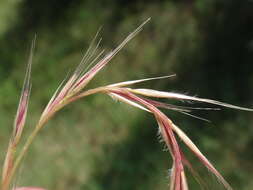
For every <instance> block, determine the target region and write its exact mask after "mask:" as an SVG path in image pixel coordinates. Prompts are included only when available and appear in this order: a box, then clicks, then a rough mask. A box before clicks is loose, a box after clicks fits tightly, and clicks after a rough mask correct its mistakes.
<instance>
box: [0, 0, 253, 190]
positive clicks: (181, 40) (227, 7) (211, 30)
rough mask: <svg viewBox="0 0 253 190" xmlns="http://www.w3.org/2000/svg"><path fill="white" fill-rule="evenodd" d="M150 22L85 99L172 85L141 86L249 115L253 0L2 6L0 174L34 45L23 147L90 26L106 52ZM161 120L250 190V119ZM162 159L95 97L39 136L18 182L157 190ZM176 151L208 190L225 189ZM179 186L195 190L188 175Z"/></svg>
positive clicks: (143, 125)
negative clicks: (117, 88)
mask: <svg viewBox="0 0 253 190" xmlns="http://www.w3.org/2000/svg"><path fill="white" fill-rule="evenodd" d="M149 17H151V18H152V20H151V22H149V23H148V24H147V25H146V26H145V27H144V30H143V31H142V32H141V33H140V34H139V35H138V36H137V37H136V38H135V39H134V40H132V41H131V42H130V43H129V44H128V45H127V46H126V47H125V48H124V49H123V50H122V51H121V52H120V53H119V54H118V55H117V56H116V57H115V59H113V60H112V62H111V64H109V65H108V66H107V67H106V68H105V69H104V70H103V71H102V72H101V73H99V74H98V75H97V76H96V78H95V79H94V80H93V81H92V82H91V84H90V85H89V87H94V86H98V85H103V84H108V83H113V82H119V81H124V80H133V79H140V78H144V77H154V76H162V75H168V74H174V73H176V74H177V76H176V77H174V78H173V79H166V80H160V81H154V82H147V83H145V84H142V85H140V86H142V87H149V88H155V89H159V90H166V91H173V92H182V93H187V94H190V95H198V96H200V97H206V98H211V99H217V100H220V101H225V102H228V103H233V104H236V105H241V106H247V107H252V106H253V1H251V0H245V1H242V0H178V1H177V0H170V1H169V0H159V1H151V0H149V1H147V0H128V1H127V0H117V1H114V0H107V1H104V0H101V1H93V0H86V1H84V0H83V1H82V0H73V1H69V0H61V1H60V0H37V1H33V0H3V1H0V160H1V163H2V161H3V159H4V154H5V150H6V148H7V144H8V138H9V136H10V134H11V130H12V123H13V119H14V115H15V112H16V108H17V104H18V100H19V95H20V91H21V87H22V81H23V78H24V71H25V66H26V62H27V58H28V54H29V47H30V43H31V40H32V38H33V36H34V34H35V33H36V34H37V37H38V38H37V45H36V53H35V60H34V64H33V71H32V83H33V87H32V94H31V103H30V107H29V115H28V122H27V126H26V130H25V135H24V137H27V134H29V132H30V131H31V129H32V127H33V126H34V124H35V123H36V121H37V120H38V118H39V115H40V113H41V111H42V109H43V108H44V107H45V105H46V104H47V102H48V100H49V98H50V96H51V95H52V94H53V92H54V90H55V89H56V88H57V86H58V85H59V83H60V81H61V80H62V79H63V78H65V76H66V75H67V73H68V72H69V71H71V70H73V69H74V67H75V66H76V65H77V64H78V62H79V61H80V60H81V56H82V54H83V52H84V51H85V49H86V48H87V47H88V45H89V43H90V41H91V39H92V38H93V36H94V34H95V33H96V32H97V30H98V28H99V27H100V26H103V28H102V31H101V33H100V35H101V36H102V37H103V40H102V46H103V47H104V48H105V49H106V50H110V49H112V48H114V47H115V46H116V45H117V44H119V42H120V41H121V40H123V38H124V37H125V36H126V35H127V34H128V33H129V32H131V31H133V30H134V29H135V28H136V27H137V26H138V25H139V24H140V23H141V22H142V21H144V20H145V19H147V18H149ZM179 104H180V105H181V104H182V102H179ZM193 106H199V105H198V104H194V105H193ZM166 113H167V114H168V116H169V117H170V118H171V119H172V120H173V121H174V122H175V123H176V124H177V125H179V126H180V127H181V128H182V129H183V130H184V131H185V132H186V133H187V134H188V135H189V137H191V139H192V140H193V141H194V142H195V143H196V144H197V145H198V146H199V148H200V149H201V150H202V151H203V153H205V155H206V156H207V157H208V158H209V159H210V160H211V161H212V163H214V165H215V166H216V167H217V168H218V170H219V171H221V173H222V174H223V175H224V176H225V178H226V179H227V180H228V181H229V182H230V183H231V185H232V186H233V187H234V188H235V189H240V190H250V189H253V181H252V177H253V175H252V174H253V163H252V160H253V151H252V146H253V126H252V124H253V119H252V113H247V112H242V111H235V110H230V109H223V110H221V111H209V112H206V111H199V112H196V114H197V115H200V116H202V117H205V118H207V119H209V120H211V121H212V123H211V124H210V123H206V122H203V121H199V120H196V119H194V118H190V117H187V116H184V115H181V114H180V113H172V112H166ZM163 148H164V146H163V144H162V143H159V140H158V137H157V126H156V123H155V121H154V119H153V118H152V117H151V116H150V115H149V114H146V113H144V112H143V111H139V110H137V109H135V108H131V107H129V106H127V105H124V104H121V103H116V102H114V101H113V100H111V99H110V98H108V97H105V96H103V95H96V96H91V97H87V98H85V99H83V100H80V101H78V102H76V103H73V104H72V105H69V106H68V107H66V108H65V109H64V110H62V111H61V112H60V113H58V114H57V115H56V117H54V119H53V120H52V121H50V122H49V124H48V125H47V126H46V127H45V128H44V129H43V130H42V131H41V133H40V135H39V136H38V137H37V139H36V141H35V142H34V144H33V146H32V147H31V149H30V152H29V154H28V155H27V156H26V158H25V162H24V164H23V165H22V169H21V170H20V173H19V175H18V176H19V177H18V179H17V182H18V184H19V185H27V186H28V185H29V186H30V185H32V186H41V187H45V188H47V189H49V190H67V189H68V190H69V189H77V190H84V189H85V190H86V189H87V190H119V189H120V190H129V189H132V190H134V189H136V190H137V189H138V190H144V189H145V190H154V189H156V190H165V189H168V183H169V182H168V178H167V176H168V172H169V168H170V166H171V158H170V155H169V153H168V152H166V151H163ZM184 150H185V151H186V152H187V156H188V158H189V159H190V160H191V161H192V163H193V165H194V167H195V168H196V170H197V171H198V172H199V173H200V175H201V176H202V177H203V179H204V181H205V182H206V183H207V184H208V186H209V188H210V189H223V188H222V186H221V185H219V184H218V183H217V182H216V180H215V178H214V176H212V175H211V174H210V173H209V172H208V171H207V170H206V169H205V168H203V166H201V164H200V163H199V162H198V160H197V159H196V158H195V157H194V156H193V155H192V154H190V153H189V152H188V151H187V149H184ZM187 175H188V177H189V180H190V181H189V184H190V187H191V189H200V187H199V186H198V184H197V183H196V182H195V181H194V179H193V178H192V177H191V175H190V173H189V172H188V173H187Z"/></svg>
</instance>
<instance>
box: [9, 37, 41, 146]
mask: <svg viewBox="0 0 253 190" xmlns="http://www.w3.org/2000/svg"><path fill="white" fill-rule="evenodd" d="M35 40H36V37H35V38H34V40H33V41H32V46H31V50H30V56H29V61H28V65H27V69H26V75H25V80H24V84H23V89H22V92H21V96H20V101H19V106H18V109H17V114H16V117H15V121H14V130H13V140H14V141H15V143H18V141H19V139H20V136H21V134H22V131H23V128H24V125H25V121H26V114H27V110H28V102H29V96H30V91H31V83H30V78H31V67H32V61H33V51H34V48H35Z"/></svg>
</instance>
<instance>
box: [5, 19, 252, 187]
mask: <svg viewBox="0 0 253 190" xmlns="http://www.w3.org/2000/svg"><path fill="white" fill-rule="evenodd" d="M149 20H150V19H147V20H146V21H145V22H143V23H142V24H141V25H140V26H139V27H138V28H137V29H136V30H134V31H133V32H132V33H130V34H129V35H128V36H127V37H126V38H125V39H124V40H123V41H122V42H121V43H120V44H119V45H118V46H117V47H116V48H115V49H114V50H113V51H111V52H109V53H104V51H103V50H102V51H99V45H100V42H101V39H97V36H98V34H96V36H95V38H94V39H93V41H92V42H91V45H90V47H89V48H88V50H87V52H86V54H85V55H84V57H83V59H82V60H81V62H80V64H79V65H78V67H77V68H76V69H75V71H74V72H73V74H72V75H71V76H70V77H68V78H67V79H65V80H64V81H63V82H62V83H61V85H60V86H59V87H58V89H57V90H56V91H55V93H54V94H53V96H52V98H51V99H50V101H49V102H48V104H47V106H46V107H45V109H44V110H43V112H42V114H41V116H40V118H39V120H38V122H37V124H36V125H35V127H34V128H33V130H32V132H31V134H30V135H29V136H28V138H27V139H26V140H25V143H24V145H23V147H19V148H20V151H17V147H18V146H20V139H21V138H22V132H23V130H24V127H25V123H26V115H27V110H28V103H29V96H30V91H31V82H30V78H31V66H32V59H33V54H34V48H35V40H36V37H35V39H34V40H33V42H32V46H31V51H30V58H29V61H28V66H27V70H26V75H25V80H24V85H23V89H22V93H21V97H20V102H19V106H18V109H17V114H16V118H15V121H14V127H13V133H12V135H11V138H10V142H9V145H8V148H7V152H6V157H5V162H4V164H3V170H2V182H1V190H9V189H16V190H42V189H41V188H36V187H16V186H15V181H14V179H15V178H14V177H15V175H17V170H18V168H19V167H20V164H21V162H22V160H23V158H24V156H25V154H26V153H27V151H28V150H29V147H30V146H31V144H32V142H33V141H34V139H35V137H36V136H37V135H38V133H39V132H40V130H41V129H42V128H43V127H44V126H45V125H46V124H47V122H48V121H49V120H51V119H52V118H53V116H54V115H55V114H56V113H57V112H58V111H59V110H61V109H62V108H63V107H65V106H67V105H68V104H70V103H72V102H75V101H77V100H79V99H82V98H85V97H87V96H90V95H94V94H98V93H101V94H105V95H108V96H110V97H112V98H113V99H114V100H116V101H120V102H124V103H126V104H129V105H131V106H134V107H136V108H139V109H142V110H143V111H146V112H149V113H150V115H152V116H154V118H155V119H156V121H157V124H158V130H159V133H160V135H161V138H162V139H163V141H164V142H165V144H166V146H167V148H168V150H169V152H170V155H171V157H172V159H173V163H172V168H171V173H170V176H169V177H170V182H169V184H170V190H188V189H189V188H188V184H187V179H186V175H185V168H186V167H187V168H189V170H190V171H191V172H192V174H193V175H194V176H196V177H197V179H199V181H201V179H200V177H198V175H197V173H196V172H195V171H194V169H193V167H192V165H191V164H190V162H189V161H188V160H187V158H186V156H185V154H184V152H183V150H182V149H181V148H180V146H179V144H178V141H177V138H179V139H180V140H182V142H184V144H185V145H186V146H187V147H188V148H189V150H190V151H191V152H192V153H193V154H194V155H195V156H196V157H197V158H198V159H199V161H200V163H202V164H203V165H204V166H205V167H206V168H207V169H208V170H209V171H210V172H211V173H213V174H214V175H215V176H216V177H217V179H218V181H219V182H221V183H222V184H223V185H224V187H225V188H226V189H228V190H232V187H231V186H230V185H229V183H228V182H227V181H226V180H225V179H224V178H223V176H222V175H221V174H220V173H219V172H218V171H217V169H216V168H215V167H214V166H213V165H212V164H211V162H210V161H209V160H208V159H207V158H206V157H205V156H204V155H203V154H202V153H201V151H200V150H199V149H198V147H197V146H196V145H195V144H194V143H193V142H192V141H191V140H190V138H189V137H188V136H187V135H186V134H185V133H184V132H183V131H182V130H181V129H180V128H179V127H178V126H177V125H176V124H174V122H172V121H171V120H170V119H169V118H168V117H167V116H166V115H165V114H164V113H163V112H162V111H161V109H170V110H174V111H178V112H181V113H184V114H187V115H191V110H192V109H206V110H208V109H216V108H204V107H203V108H192V107H182V106H176V105H171V104H167V103H164V102H163V101H161V99H175V100H184V101H191V102H200V103H207V104H213V105H216V106H223V107H228V108H232V109H237V110H244V111H253V110H252V109H249V108H244V107H239V106H235V105H231V104H227V103H223V102H219V101H215V100H210V99H204V98H198V97H194V96H188V95H184V94H178V93H172V92H165V91H159V90H154V89H137V88H132V87H131V86H132V85H134V84H137V83H141V82H145V81H149V80H157V79H165V78H168V77H172V76H162V77H155V78H146V79H139V80H131V81H124V82H119V83H114V84H109V85H105V86H100V87H97V88H93V89H86V86H87V84H88V83H89V82H90V81H91V80H92V79H93V78H94V77H95V76H96V74H97V73H98V72H99V71H101V70H102V69H103V68H104V67H105V66H106V65H107V64H108V63H109V62H110V60H111V59H112V58H113V57H114V56H115V55H116V54H117V53H118V52H119V51H120V50H121V49H122V48H123V47H124V46H125V45H126V44H127V43H128V42H129V41H130V40H131V39H133V38H134V37H135V36H136V35H137V34H138V33H139V32H140V31H141V30H142V29H143V26H144V25H145V24H146V23H147V22H148V21H149ZM192 116H193V115H192ZM194 117H196V116H194Z"/></svg>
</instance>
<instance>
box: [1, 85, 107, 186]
mask: <svg viewBox="0 0 253 190" xmlns="http://www.w3.org/2000/svg"><path fill="white" fill-rule="evenodd" d="M108 88H109V87H98V88H94V89H90V90H87V91H85V92H83V93H80V94H78V95H71V96H67V97H65V98H64V99H63V100H62V102H61V103H60V104H59V105H56V107H55V108H54V109H53V111H52V112H51V113H48V115H47V116H46V117H45V118H43V119H41V120H40V121H39V122H38V124H37V125H36V127H35V129H34V130H33V131H32V133H31V134H30V135H29V137H28V138H27V140H26V142H25V144H24V146H23V149H22V150H21V152H20V153H19V154H18V156H17V158H16V160H15V162H14V165H13V167H12V168H11V171H10V172H9V175H8V177H7V178H6V179H5V180H4V181H3V183H2V188H1V190H8V188H9V187H10V184H11V181H12V179H13V177H14V175H15V173H16V170H17V169H18V167H19V166H20V163H21V161H22V160H23V158H24V155H25V154H26V153H27V151H28V149H29V147H30V146H31V144H32V142H33V140H34V138H35V137H36V136H37V134H38V132H39V131H40V129H41V128H42V127H43V126H44V125H45V124H46V123H47V122H48V121H49V120H50V119H51V118H52V117H53V116H54V114H55V113H56V112H58V111H59V110H60V109H62V108H63V107H65V106H66V105H68V104H70V103H71V102H73V101H76V100H78V99H80V98H83V97H85V96H89V95H92V94H96V93H99V92H103V91H106V90H107V89H108Z"/></svg>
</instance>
